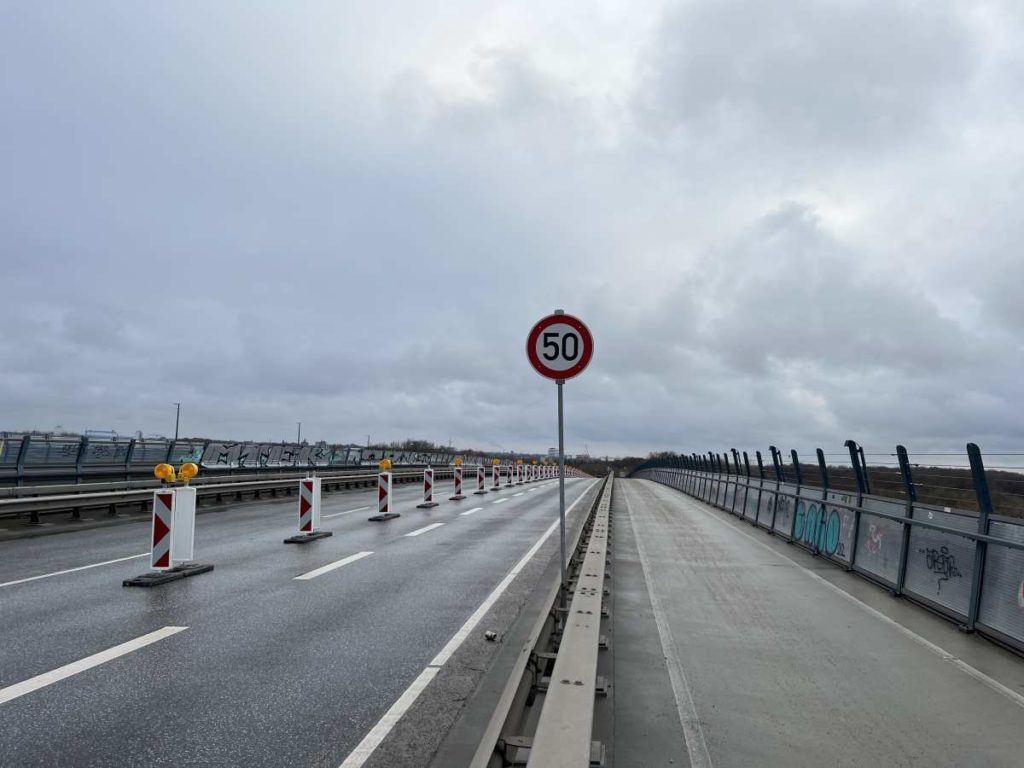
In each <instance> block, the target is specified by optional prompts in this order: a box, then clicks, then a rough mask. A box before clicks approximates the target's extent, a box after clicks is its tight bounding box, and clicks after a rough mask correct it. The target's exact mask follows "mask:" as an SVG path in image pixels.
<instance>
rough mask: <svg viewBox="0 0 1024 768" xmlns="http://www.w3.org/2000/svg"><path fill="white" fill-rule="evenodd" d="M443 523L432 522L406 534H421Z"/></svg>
mask: <svg viewBox="0 0 1024 768" xmlns="http://www.w3.org/2000/svg"><path fill="white" fill-rule="evenodd" d="M442 525H444V523H431V524H430V525H425V526H423V527H422V528H417V529H416V530H415V531H413V532H412V533H407V534H405V535H406V536H419V535H420V534H421V533H426V532H427V531H432V530H434V529H435V528H440V527H441V526H442Z"/></svg>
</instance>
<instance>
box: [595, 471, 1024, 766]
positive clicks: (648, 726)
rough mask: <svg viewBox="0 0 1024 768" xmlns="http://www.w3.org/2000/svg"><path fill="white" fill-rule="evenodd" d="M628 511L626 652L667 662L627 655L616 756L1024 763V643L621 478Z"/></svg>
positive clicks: (631, 760)
mask: <svg viewBox="0 0 1024 768" xmlns="http://www.w3.org/2000/svg"><path fill="white" fill-rule="evenodd" d="M613 513H614V519H615V525H616V530H617V531H619V532H621V533H620V535H619V537H618V540H617V548H616V549H617V557H619V558H620V560H622V561H623V562H622V567H621V568H619V569H618V570H617V574H616V575H617V577H618V578H619V579H620V580H621V581H622V583H619V581H617V582H616V589H617V590H621V589H622V588H624V587H626V586H631V587H632V590H633V593H635V594H634V595H633V597H634V598H635V599H634V601H633V602H634V603H636V604H637V605H638V606H639V608H638V609H637V610H636V611H635V612H634V613H633V614H632V617H633V620H632V621H631V626H630V627H629V630H630V631H629V633H626V632H620V631H617V633H616V643H617V645H616V649H615V652H616V656H617V658H618V657H619V656H620V655H621V657H622V658H624V659H626V660H631V659H647V660H648V662H649V663H648V665H647V668H645V670H643V673H644V674H645V675H648V676H650V681H649V683H648V684H646V685H644V686H640V685H638V684H637V681H638V680H641V681H642V678H640V677H637V676H636V675H634V679H631V680H627V679H622V677H621V676H622V675H624V674H627V670H626V668H624V667H623V668H620V665H619V664H618V662H617V666H616V684H617V685H618V689H617V692H616V707H617V708H618V707H619V702H620V701H621V702H622V706H623V707H626V708H628V710H629V711H628V712H627V713H626V714H627V715H628V717H620V716H619V715H617V718H619V719H618V722H617V728H616V741H615V749H616V764H617V765H665V764H667V759H669V758H670V757H674V759H675V764H676V765H684V766H685V765H687V764H688V762H689V763H690V764H692V765H694V766H701V768H706V767H707V768H709V767H710V766H718V767H719V768H721V767H722V766H752V765H757V766H780V767H781V766H787V767H788V766H809V767H810V766H851V767H853V766H928V767H929V768H939V767H940V766H949V767H950V768H953V767H956V766H1021V765H1024V700H1021V699H1019V694H1022V693H1024V660H1021V658H1020V657H1018V656H1015V655H1013V654H1010V653H1009V652H1007V651H1004V650H1002V649H1000V648H998V647H996V646H995V645H993V644H991V643H989V642H987V641H984V640H981V639H979V638H977V637H973V636H970V635H965V634H963V633H961V632H958V631H957V629H956V628H955V627H954V626H953V625H952V624H950V623H948V622H945V621H943V620H941V619H939V618H937V617H935V616H933V615H931V614H929V613H928V612H926V611H924V610H923V609H921V608H919V607H917V606H914V605H912V604H910V603H908V602H907V601H901V600H894V599H893V598H892V597H890V596H889V595H888V594H887V593H886V592H885V591H884V590H882V589H879V588H878V587H877V586H875V585H873V584H871V583H869V582H867V581H865V580H864V579H860V578H858V577H856V576H854V575H852V574H849V573H846V572H844V571H842V570H841V569H839V568H836V567H835V566H833V565H831V564H828V563H825V562H823V561H822V560H821V559H820V558H815V557H814V556H813V555H811V554H810V553H808V552H805V551H804V550H802V549H800V548H798V547H795V546H791V545H787V544H785V543H783V542H782V541H781V540H779V539H778V538H777V537H771V536H768V535H767V534H766V533H765V532H763V531H761V530H756V529H753V528H752V527H751V526H750V525H749V524H748V523H745V522H741V521H739V520H737V519H736V518H734V517H732V516H730V515H728V514H727V513H725V512H721V511H718V510H715V509H713V508H711V507H709V506H708V505H706V504H702V503H700V502H698V501H695V500H693V499H691V498H690V497H688V496H685V495H684V494H682V493H680V492H679V491H676V490H674V489H671V488H668V487H666V486H663V485H659V484H656V483H654V482H652V481H648V480H622V481H616V488H615V498H614V501H613ZM623 529H628V530H627V531H624V530H623ZM639 564H642V568H643V571H644V572H646V573H642V572H641V571H640V570H638V569H636V568H635V565H639ZM630 568H632V571H631V570H629V569H630ZM645 582H646V583H645ZM839 591H842V592H843V593H845V595H846V597H844V596H843V595H841V594H839ZM644 592H647V593H648V594H647V595H644V594H642V593H644ZM618 594H619V593H618V592H617V595H618ZM627 597H630V594H627V593H623V595H622V598H623V599H622V600H621V601H620V603H619V613H620V614H621V613H622V611H623V609H624V606H626V605H628V603H627V602H626V598H627ZM640 598H643V599H640ZM648 598H649V599H648ZM617 599H619V598H618V597H617ZM645 606H650V607H652V608H653V610H650V611H648V610H646V609H645ZM617 621H618V617H617ZM659 622H660V623H661V626H660V627H659V626H658V623H659ZM616 628H617V630H618V628H619V625H618V624H616ZM659 639H660V641H661V642H660V644H661V646H662V647H661V650H662V651H663V653H661V654H658V653H657V652H656V651H652V650H651V645H652V641H653V643H655V644H657V643H658V642H659ZM922 641H924V642H922ZM926 643H928V644H932V647H931V648H929V647H927V645H926ZM937 649H941V650H942V651H944V652H948V654H949V656H948V657H944V656H943V655H941V654H940V653H938V652H937ZM958 665H968V666H969V669H971V670H975V671H977V672H978V673H980V674H981V675H982V676H986V677H987V678H989V680H990V681H991V682H994V683H995V684H996V686H993V685H992V684H986V683H985V682H984V681H983V680H981V679H979V677H978V676H977V675H975V674H973V673H969V672H968V671H967V670H965V668H964V666H958ZM659 667H660V668H659ZM670 672H672V673H673V674H674V675H675V678H676V679H675V680H674V681H673V682H674V687H675V688H676V689H677V691H676V693H677V696H676V697H675V698H676V700H677V701H673V700H672V699H673V697H672V695H671V694H672V691H671V689H670V688H668V687H666V685H665V683H664V681H665V680H667V679H669V673H670ZM998 685H1002V686H1005V687H1006V688H1007V689H1008V691H1009V692H1010V693H1009V695H1007V694H1006V693H1001V692H1000V691H999V690H998V687H997V686H998ZM629 692H632V698H629V696H628V694H629ZM1015 694H1016V695H1017V696H1018V698H1017V699H1014V695H1015ZM627 699H628V700H627ZM673 705H675V706H674V708H675V709H676V712H675V713H674V715H675V716H674V717H673V718H666V717H664V715H665V714H666V711H669V712H670V711H672V708H673ZM644 707H646V709H645V708H644ZM636 712H647V713H648V714H647V716H645V717H642V718H637V717H635V716H634V714H635V713H636ZM656 718H660V719H656ZM680 744H684V745H686V746H687V749H686V750H685V751H683V754H681V755H679V754H677V755H674V756H672V755H671V752H670V751H671V750H673V749H675V750H679V746H678V745H680ZM702 745H704V746H702ZM705 746H706V748H705ZM659 750H660V751H659ZM680 751H682V750H680ZM688 756H689V758H690V761H688V760H687V757H688Z"/></svg>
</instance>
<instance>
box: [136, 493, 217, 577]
mask: <svg viewBox="0 0 1024 768" xmlns="http://www.w3.org/2000/svg"><path fill="white" fill-rule="evenodd" d="M195 533H196V489H195V488H190V487H189V486H187V485H186V486H182V487H179V488H161V489H159V490H157V491H154V492H153V526H152V528H151V533H150V541H151V543H152V544H151V549H150V554H149V565H150V567H151V568H152V569H153V570H152V571H150V572H148V573H144V574H142V575H141V576H136V577H135V578H132V579H125V580H124V581H122V582H121V583H122V585H124V586H126V587H155V586H158V585H160V584H166V583H167V582H169V581H176V580H178V579H183V578H185V577H186V576H195V575H197V574H200V573H207V572H208V571H212V570H213V566H212V565H202V564H200V563H194V562H192V560H193V558H194V557H195V552H194V550H195Z"/></svg>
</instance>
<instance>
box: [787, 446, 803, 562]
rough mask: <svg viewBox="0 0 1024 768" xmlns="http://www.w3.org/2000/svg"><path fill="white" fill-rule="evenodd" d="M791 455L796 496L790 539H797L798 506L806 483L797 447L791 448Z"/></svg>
mask: <svg viewBox="0 0 1024 768" xmlns="http://www.w3.org/2000/svg"><path fill="white" fill-rule="evenodd" d="M789 455H790V457H791V458H792V459H793V471H794V472H795V473H796V498H795V499H793V521H792V523H791V524H790V526H789V540H790V541H791V542H792V541H793V540H794V539H796V535H795V534H796V518H797V514H796V506H797V504H798V503H799V499H800V487H801V486H802V485H803V484H804V473H803V472H802V471H801V470H800V457H799V456H797V455H796V449H795V448H790V450H789ZM806 526H807V513H806V512H804V527H806Z"/></svg>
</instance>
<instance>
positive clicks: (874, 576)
mask: <svg viewBox="0 0 1024 768" xmlns="http://www.w3.org/2000/svg"><path fill="white" fill-rule="evenodd" d="M851 442H852V441H851ZM818 453H819V466H818V471H817V473H816V474H817V477H815V478H814V479H813V480H816V481H817V482H813V481H812V482H808V478H807V476H806V473H805V472H804V471H803V470H802V468H801V465H800V464H799V461H797V460H796V456H795V452H794V457H793V458H794V463H793V464H792V465H791V467H795V468H796V469H795V471H794V470H792V469H791V471H790V472H788V473H787V472H786V469H785V467H784V466H783V465H782V464H781V462H780V461H779V460H778V459H779V458H781V454H779V453H778V452H777V451H776V450H775V449H774V448H772V456H773V466H772V469H773V470H774V471H773V472H772V473H771V474H772V475H773V476H769V475H768V474H767V473H766V472H765V471H764V465H763V464H762V463H761V462H760V455H758V460H759V461H758V466H757V468H756V469H754V470H753V471H752V470H751V467H750V462H749V461H746V462H744V463H740V461H739V454H738V453H737V452H734V457H733V458H734V460H733V462H732V463H731V465H730V464H729V462H728V459H725V460H724V461H723V460H722V457H720V456H715V455H714V454H712V455H711V456H709V457H697V456H689V457H676V458H671V459H662V460H656V461H651V462H647V463H646V464H643V465H641V466H640V467H638V468H637V469H635V470H634V471H633V473H632V476H633V477H643V478H649V479H652V480H655V481H657V482H660V483H663V484H665V485H669V486H671V487H673V488H676V489H678V490H680V491H682V492H684V493H686V494H688V495H690V496H693V497H695V498H697V499H699V500H701V501H704V502H707V503H709V504H712V505H713V506H716V507H718V508H720V509H724V510H726V511H728V512H731V513H732V514H734V515H736V516H737V517H740V518H742V519H744V520H747V521H749V522H750V523H751V524H752V525H756V526H758V527H760V528H763V529H765V530H766V531H768V532H769V533H771V534H774V535H777V536H780V537H782V538H783V539H785V540H786V541H789V542H792V543H794V544H798V545H800V546H802V547H804V548H806V549H808V550H810V551H812V552H813V553H814V554H815V555H819V556H821V557H823V558H826V559H828V560H830V561H832V562H833V563H835V564H836V565H838V566H840V567H843V568H845V569H847V570H851V571H856V572H857V573H859V574H861V575H863V576H865V577H866V578H868V579H871V580H872V581H875V582H877V583H878V584H880V585H882V586H884V587H885V588H887V589H889V590H890V591H891V592H892V593H893V594H894V595H902V596H905V597H907V598H909V599H912V600H914V601H916V602H919V603H921V604H923V605H925V606H926V607H928V608H930V609H932V610H934V611H936V612H938V613H940V614H942V615H944V616H946V617H948V618H950V619H952V620H954V621H956V622H957V623H958V624H960V625H961V626H962V628H964V629H965V630H967V631H971V632H973V631H978V632H981V633H983V634H985V635H987V636H989V637H991V638H993V639H995V640H997V641H998V642H1001V643H1004V644H1006V645H1008V646H1010V647H1012V648H1014V649H1015V650H1017V651H1020V652H1024V524H1022V523H1024V521H1021V520H1020V519H1019V518H1015V517H1010V516H1004V515H997V514H995V510H994V507H993V502H992V492H991V490H990V488H989V483H988V477H987V473H986V471H985V467H984V464H983V462H982V457H981V452H980V450H979V449H978V447H977V446H976V445H974V444H971V445H969V446H968V449H967V457H968V460H969V467H968V468H969V469H970V481H971V483H972V484H973V486H974V489H973V490H974V494H975V506H976V511H974V510H969V509H962V508H954V507H950V506H943V505H941V504H934V503H926V502H922V501H919V500H918V486H917V484H916V483H915V481H914V477H913V472H914V470H913V468H912V466H911V464H910V461H909V458H908V456H907V453H906V450H905V449H904V448H903V447H902V446H900V447H898V448H897V454H896V456H897V458H898V464H899V471H900V477H901V481H902V485H903V492H902V494H900V496H899V497H896V496H895V495H893V496H889V495H880V494H872V493H869V492H868V490H869V488H870V485H869V479H868V477H867V465H866V464H865V463H862V461H863V459H862V454H861V453H860V452H859V447H858V446H856V444H854V445H853V446H852V447H851V456H853V457H854V459H853V461H852V462H851V464H852V466H853V467H854V471H853V473H852V474H853V480H854V488H852V489H850V488H836V487H834V486H833V484H832V483H831V482H830V481H831V475H832V474H834V473H832V472H830V470H831V469H832V468H831V467H829V466H828V465H827V464H826V463H825V460H824V457H823V455H822V454H821V452H820V450H819V452H818Z"/></svg>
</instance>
